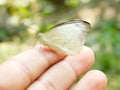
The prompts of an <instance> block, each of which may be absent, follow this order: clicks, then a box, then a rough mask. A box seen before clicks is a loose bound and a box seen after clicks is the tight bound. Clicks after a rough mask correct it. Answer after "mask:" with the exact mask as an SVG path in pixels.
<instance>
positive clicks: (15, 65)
mask: <svg viewBox="0 0 120 90" xmlns="http://www.w3.org/2000/svg"><path fill="white" fill-rule="evenodd" d="M64 56H65V55H62V54H60V53H55V52H53V51H52V50H50V49H48V48H46V47H41V48H40V47H36V48H34V49H30V50H28V51H26V52H23V53H21V54H19V55H17V56H15V57H13V58H12V59H11V60H8V61H6V62H5V63H3V64H2V65H1V66H0V90H24V89H25V88H26V87H28V85H29V84H30V83H31V82H32V81H33V80H35V79H36V78H37V77H38V76H40V75H41V74H42V73H43V72H44V71H45V70H46V69H47V68H48V67H49V66H51V65H52V64H54V63H56V62H57V61H59V60H61V59H62V58H63V57H64Z"/></svg>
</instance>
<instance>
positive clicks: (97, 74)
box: [87, 70, 107, 86]
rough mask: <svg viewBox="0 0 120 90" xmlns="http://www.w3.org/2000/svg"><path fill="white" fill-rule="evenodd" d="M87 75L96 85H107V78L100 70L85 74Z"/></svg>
mask: <svg viewBox="0 0 120 90" xmlns="http://www.w3.org/2000/svg"><path fill="white" fill-rule="evenodd" d="M87 75H89V76H91V78H92V80H93V81H95V82H96V84H97V83H98V84H102V85H105V86H106V85H107V77H106V75H105V74H104V73H103V72H102V71H100V70H91V71H89V72H88V73H87Z"/></svg>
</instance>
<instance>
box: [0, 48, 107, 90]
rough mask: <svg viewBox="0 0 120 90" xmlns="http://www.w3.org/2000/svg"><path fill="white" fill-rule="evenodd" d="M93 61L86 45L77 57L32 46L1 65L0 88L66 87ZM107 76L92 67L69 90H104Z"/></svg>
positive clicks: (39, 89) (42, 89) (46, 89)
mask: <svg viewBox="0 0 120 90" xmlns="http://www.w3.org/2000/svg"><path fill="white" fill-rule="evenodd" d="M93 63H94V54H93V52H92V50H91V49H90V48H88V47H85V46H84V48H83V49H82V51H81V53H80V54H79V55H76V56H65V55H63V54H60V53H56V52H54V51H52V50H50V49H49V48H47V47H35V48H33V49H30V50H28V51H25V52H23V53H20V54H18V55H16V56H14V57H13V58H11V59H10V60H8V61H6V62H5V63H3V64H1V65H0V90H68V89H70V88H71V86H72V85H73V84H74V82H75V81H76V80H77V79H78V77H79V76H81V75H82V74H83V73H84V72H86V71H87V70H89V69H90V67H91V66H92V65H93ZM106 84H107V79H106V76H105V75H104V74H103V73H102V72H101V71H98V70H91V71H89V72H87V74H85V75H84V76H83V77H82V78H81V80H80V81H79V82H78V83H77V84H76V85H74V86H73V87H72V90H105V88H106Z"/></svg>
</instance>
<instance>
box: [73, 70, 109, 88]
mask: <svg viewBox="0 0 120 90" xmlns="http://www.w3.org/2000/svg"><path fill="white" fill-rule="evenodd" d="M106 86H107V77H106V75H105V74H104V73H103V72H102V71H99V70H91V71H89V72H87V73H86V74H85V76H84V77H83V78H82V79H81V80H80V81H79V82H78V84H77V85H76V86H75V87H74V89H73V90H105V89H106Z"/></svg>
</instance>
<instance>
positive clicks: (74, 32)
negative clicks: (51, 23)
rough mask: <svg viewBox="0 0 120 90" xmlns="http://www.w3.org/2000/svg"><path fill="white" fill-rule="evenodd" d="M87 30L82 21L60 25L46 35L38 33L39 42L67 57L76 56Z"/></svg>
mask: <svg viewBox="0 0 120 90" xmlns="http://www.w3.org/2000/svg"><path fill="white" fill-rule="evenodd" d="M86 29H89V28H88V27H87V26H86V24H85V23H83V22H82V21H79V22H78V21H77V22H72V23H64V24H60V25H58V26H56V27H54V28H52V29H51V30H50V31H48V32H46V33H40V39H41V42H42V43H43V44H45V45H47V46H49V47H50V48H52V49H53V50H55V51H58V52H62V53H64V54H67V55H76V54H78V53H79V52H80V51H81V49H82V47H83V45H84V43H85V35H86V33H87V31H88V30H86Z"/></svg>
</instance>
